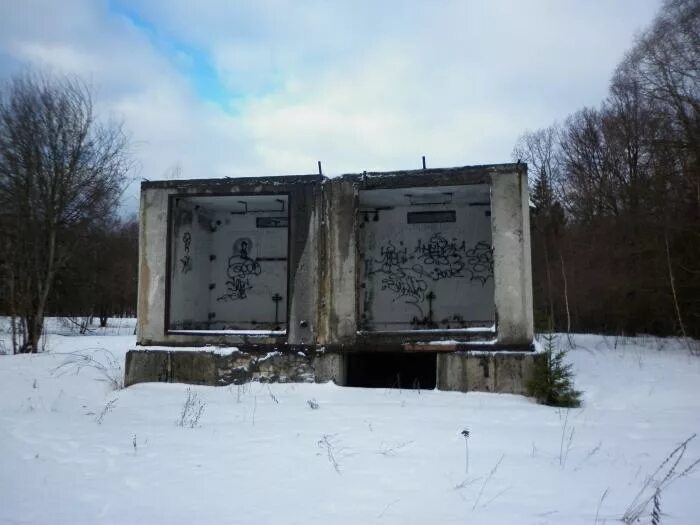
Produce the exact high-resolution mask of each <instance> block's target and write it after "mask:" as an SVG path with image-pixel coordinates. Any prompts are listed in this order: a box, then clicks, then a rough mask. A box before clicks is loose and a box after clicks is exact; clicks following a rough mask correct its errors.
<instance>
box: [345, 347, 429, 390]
mask: <svg viewBox="0 0 700 525" xmlns="http://www.w3.org/2000/svg"><path fill="white" fill-rule="evenodd" d="M346 365H347V386H361V387H369V388H407V389H408V388H414V389H418V388H421V389H428V390H432V389H433V388H435V373H436V368H437V356H436V354H435V353H430V352H427V353H406V352H357V353H351V354H347V361H346Z"/></svg>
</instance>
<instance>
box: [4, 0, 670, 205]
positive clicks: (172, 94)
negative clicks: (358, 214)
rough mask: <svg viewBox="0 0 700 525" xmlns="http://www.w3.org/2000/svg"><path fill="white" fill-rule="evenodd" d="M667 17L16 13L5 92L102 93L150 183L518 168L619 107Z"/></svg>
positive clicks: (647, 1) (470, 11) (61, 9)
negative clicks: (630, 73)
mask: <svg viewBox="0 0 700 525" xmlns="http://www.w3.org/2000/svg"><path fill="white" fill-rule="evenodd" d="M659 6H660V0H609V1H606V0H596V1H593V0H491V1H487V0H460V1H450V0H432V1H430V0H396V1H382V2H380V1H378V0H368V1H364V0H342V1H341V0H337V1H334V0H325V1H321V0H318V1H302V0H298V1H282V0H279V1H278V0H270V1H267V0H246V1H243V0H198V1H194V0H153V1H148V0H145V1H144V0H141V1H137V0H62V1H59V0H43V1H42V0H14V1H13V0H0V79H2V80H4V79H7V78H8V77H10V76H11V75H13V74H15V73H16V72H18V71H20V70H21V69H22V68H25V67H27V66H30V67H42V68H44V67H46V68H50V69H52V70H54V71H61V72H68V73H77V74H79V75H81V76H83V77H85V78H86V79H87V80H88V81H89V82H90V84H91V85H92V86H93V89H94V91H95V98H96V102H97V105H98V110H99V112H100V114H101V115H102V116H104V117H116V118H118V119H121V120H123V121H124V122H125V125H126V127H127V129H128V130H129V131H130V134H131V136H132V140H133V150H134V156H135V158H136V160H137V169H136V171H135V173H134V175H135V176H136V177H137V178H141V177H144V178H148V179H160V178H166V177H174V176H177V177H181V178H200V177H221V176H231V177H236V176H259V175H280V174H294V173H314V172H315V171H316V161H317V160H321V161H322V162H323V167H324V172H325V173H326V174H328V175H336V174H340V173H347V172H358V171H362V170H368V171H369V170H392V169H410V168H417V167H419V166H420V158H421V155H426V156H427V159H428V166H429V167H438V166H458V165H468V164H484V163H499V162H510V160H511V159H510V155H511V150H512V148H513V144H514V142H515V140H516V139H517V137H518V136H519V135H520V134H521V133H522V132H523V131H525V130H526V129H536V128H538V127H542V126H546V125H548V124H550V123H551V122H553V121H555V120H557V119H559V120H561V119H563V118H564V117H565V116H566V115H567V114H569V113H571V112H572V111H575V110H576V109H578V108H580V107H581V106H584V105H597V104H598V103H599V102H600V101H601V100H602V98H603V97H604V96H605V93H606V89H607V85H608V81H609V78H610V75H611V73H612V71H613V69H614V67H615V65H616V64H617V62H618V61H619V60H620V59H621V58H622V56H623V55H624V53H625V51H626V50H627V49H629V47H630V46H631V44H632V42H633V39H634V35H635V33H637V32H639V31H640V30H641V29H643V28H645V27H646V26H647V25H648V24H649V23H650V22H651V20H652V18H653V16H654V14H655V12H656V11H657V9H658V8H659ZM125 206H126V207H127V208H131V207H133V208H134V209H135V207H136V185H133V186H132V188H131V190H130V191H129V192H128V193H127V197H126V202H125Z"/></svg>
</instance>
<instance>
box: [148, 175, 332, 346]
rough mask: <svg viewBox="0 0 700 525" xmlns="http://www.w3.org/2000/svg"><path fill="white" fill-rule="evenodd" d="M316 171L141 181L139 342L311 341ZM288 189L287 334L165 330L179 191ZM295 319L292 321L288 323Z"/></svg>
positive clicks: (227, 343)
mask: <svg viewBox="0 0 700 525" xmlns="http://www.w3.org/2000/svg"><path fill="white" fill-rule="evenodd" d="M321 180H322V177H319V176H299V177H272V178H267V179H263V178H260V179H209V180H188V181H156V182H144V183H142V186H141V207H140V230H139V294H138V328H137V342H138V344H140V345H170V346H200V345H201V346H203V345H205V344H213V345H222V346H235V345H241V344H259V345H269V346H277V345H281V344H285V343H286V344H309V343H313V342H315V337H314V324H315V323H314V321H315V319H316V312H317V308H316V300H317V294H316V293H315V290H317V289H318V286H317V281H316V280H317V274H318V263H319V248H318V245H317V239H318V228H319V224H318V220H319V215H318V213H316V212H315V210H317V209H318V207H319V206H320V188H319V186H320V185H319V184H317V182H320V181H321ZM275 193H280V194H281V193H284V194H287V195H289V202H290V211H289V213H290V235H289V237H290V245H289V256H288V257H289V262H288V264H289V279H290V282H289V291H290V298H289V321H290V326H289V329H288V332H287V335H285V336H278V335H262V334H249V335H245V334H225V335H223V334H206V333H204V334H201V333H199V334H181V333H180V334H178V333H169V330H168V327H166V326H165V322H166V318H167V315H166V308H167V303H168V297H167V293H166V288H167V280H168V279H169V276H168V268H167V260H168V250H169V247H168V245H167V241H168V230H169V228H170V225H169V223H168V214H169V209H170V199H171V198H172V197H173V196H175V195H177V196H182V197H187V196H193V195H198V196H206V195H212V196H220V195H236V194H253V195H255V194H261V195H263V194H275ZM291 323H294V326H293V327H292V326H291Z"/></svg>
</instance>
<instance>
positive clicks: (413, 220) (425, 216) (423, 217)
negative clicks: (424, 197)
mask: <svg viewBox="0 0 700 525" xmlns="http://www.w3.org/2000/svg"><path fill="white" fill-rule="evenodd" d="M406 218H407V221H408V224H427V223H436V222H456V221H457V213H456V212H455V211H454V210H440V211H409V212H408V214H407V217H406Z"/></svg>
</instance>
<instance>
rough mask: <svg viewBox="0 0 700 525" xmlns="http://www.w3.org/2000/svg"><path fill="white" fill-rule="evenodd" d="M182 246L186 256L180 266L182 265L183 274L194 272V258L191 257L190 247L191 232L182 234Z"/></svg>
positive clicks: (181, 260)
mask: <svg viewBox="0 0 700 525" xmlns="http://www.w3.org/2000/svg"><path fill="white" fill-rule="evenodd" d="M182 244H183V246H184V253H185V254H184V256H183V257H182V258H181V259H180V264H182V269H181V270H182V273H189V272H191V271H192V257H191V255H190V246H191V245H192V234H191V233H190V232H185V233H183V234H182Z"/></svg>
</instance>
